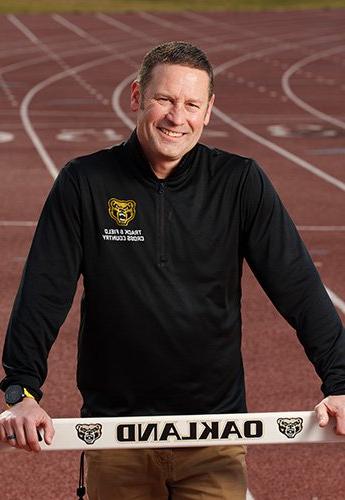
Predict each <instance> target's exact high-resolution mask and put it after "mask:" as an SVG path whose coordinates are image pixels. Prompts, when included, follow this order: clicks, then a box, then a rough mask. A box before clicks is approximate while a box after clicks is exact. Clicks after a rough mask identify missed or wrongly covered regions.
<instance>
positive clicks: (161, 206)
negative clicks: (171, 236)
mask: <svg viewBox="0 0 345 500" xmlns="http://www.w3.org/2000/svg"><path fill="white" fill-rule="evenodd" d="M157 193H158V197H159V198H158V265H159V266H160V267H164V266H165V265H166V263H167V255H166V245H165V182H158V184H157Z"/></svg>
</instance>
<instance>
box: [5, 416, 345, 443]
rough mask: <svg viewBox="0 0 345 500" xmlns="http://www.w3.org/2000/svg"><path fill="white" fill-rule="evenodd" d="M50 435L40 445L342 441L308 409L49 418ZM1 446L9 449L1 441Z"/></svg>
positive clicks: (330, 426)
mask: <svg viewBox="0 0 345 500" xmlns="http://www.w3.org/2000/svg"><path fill="white" fill-rule="evenodd" d="M53 424H54V428H55V436H54V439H53V442H52V444H51V445H49V446H48V445H46V444H45V442H44V440H42V441H41V443H40V445H41V448H42V450H96V449H115V448H116V449H121V448H127V449H128V448H172V447H184V446H212V445H253V444H292V443H296V444H297V443H345V436H338V435H336V434H335V432H334V425H335V420H334V419H333V418H331V419H330V422H329V424H328V425H327V426H326V427H324V428H321V427H319V425H318V422H317V419H316V414H315V412H313V411H286V412H272V413H236V414H216V415H173V416H145V417H111V418H58V419H53ZM1 448H2V451H5V449H6V450H8V449H13V448H12V447H10V446H8V445H7V444H5V443H1Z"/></svg>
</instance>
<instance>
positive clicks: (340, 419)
mask: <svg viewBox="0 0 345 500" xmlns="http://www.w3.org/2000/svg"><path fill="white" fill-rule="evenodd" d="M335 433H336V434H338V435H339V436H344V435H345V415H344V411H342V412H341V413H340V414H338V415H336V428H335Z"/></svg>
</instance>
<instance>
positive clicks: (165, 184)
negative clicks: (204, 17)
mask: <svg viewBox="0 0 345 500" xmlns="http://www.w3.org/2000/svg"><path fill="white" fill-rule="evenodd" d="M213 102H214V93H213V74H212V68H211V66H210V64H209V62H208V60H207V58H206V56H205V54H204V53H203V52H201V51H200V50H199V49H198V48H196V47H194V46H192V45H190V44H188V43H183V42H170V43H166V44H163V45H161V46H158V47H156V48H154V49H153V50H152V51H150V52H149V53H148V54H147V55H146V56H145V59H144V61H143V63H142V66H141V69H140V71H139V76H138V79H137V80H136V81H135V82H134V83H133V84H132V87H131V110H132V111H134V112H136V113H137V127H136V131H134V132H133V134H132V135H131V137H130V139H129V140H128V141H127V142H126V143H124V144H121V145H120V146H115V147H113V148H111V149H109V150H104V151H100V152H97V153H94V154H92V155H89V156H86V157H82V158H79V159H76V160H73V161H72V162H70V163H69V164H68V165H67V166H66V167H65V168H64V169H63V170H62V172H61V173H60V175H59V177H58V179H57V181H56V182H55V184H54V187H53V189H52V191H51V193H50V195H49V197H48V200H47V202H46V205H45V207H44V209H43V212H42V216H41V219H40V222H39V224H38V227H37V231H36V234H35V237H34V240H33V245H32V248H31V250H30V254H29V257H28V261H27V264H26V267H25V270H24V274H23V279H22V282H21V286H20V289H19V292H18V295H17V298H16V302H15V305H14V308H13V312H12V316H11V319H10V324H9V329H8V333H7V337H6V342H5V348H4V368H5V371H6V374H7V376H6V378H5V379H4V380H3V381H2V385H1V387H2V388H3V389H5V390H6V394H7V401H8V402H9V403H12V404H13V406H11V407H10V409H9V410H8V411H7V412H5V413H4V414H3V415H2V416H1V418H0V438H1V440H2V441H7V442H8V444H9V445H11V446H13V447H18V448H25V449H27V450H34V451H38V450H39V444H38V441H37V435H36V429H37V428H38V427H39V428H42V429H43V430H44V433H45V440H46V442H47V443H50V442H51V440H52V438H53V432H54V431H53V428H52V423H51V420H50V417H49V416H48V415H47V414H46V413H45V412H44V410H43V409H42V408H41V407H40V406H39V404H38V402H37V400H39V399H40V397H41V395H42V393H41V390H40V387H41V385H42V384H43V382H44V379H45V377H46V373H47V363H46V361H47V356H48V352H49V349H50V347H51V345H52V343H53V342H54V340H55V338H56V336H57V333H58V330H59V328H60V326H61V324H62V322H63V321H64V318H65V316H66V314H67V312H68V310H69V308H70V305H71V302H72V299H73V296H74V293H75V288H76V283H77V280H78V277H79V275H80V274H82V275H83V279H84V289H85V293H84V297H83V303H82V312H81V326H80V332H79V358H78V373H77V379H78V387H79V389H80V391H81V393H82V396H83V407H82V412H81V413H82V416H85V417H91V416H129V415H164V414H204V413H233V412H244V411H246V404H245V391H244V375H243V367H242V359H241V350H240V340H241V315H240V300H241V286H240V281H241V268H242V262H243V259H244V258H245V259H247V261H248V263H249V265H250V266H251V268H252V270H253V271H254V273H255V275H256V277H257V278H258V280H259V281H260V283H261V285H262V286H263V288H264V289H265V291H266V292H267V294H268V295H269V297H270V298H271V300H272V301H273V303H274V304H275V306H276V307H277V308H278V310H279V311H280V312H281V313H282V315H283V316H284V317H285V318H286V319H287V320H288V321H289V323H290V324H291V325H292V326H293V327H294V328H295V329H296V331H297V333H298V336H299V339H300V341H301V342H302V344H303V346H304V348H305V350H306V353H307V355H308V356H309V358H310V360H311V361H312V362H313V364H314V366H315V368H316V370H317V372H318V374H319V376H320V377H321V379H322V381H323V385H322V388H323V391H324V393H325V396H326V398H325V399H324V400H323V401H322V402H321V403H320V404H319V405H317V407H316V412H317V415H318V419H319V422H320V425H321V426H324V425H326V424H327V422H328V418H329V417H328V416H329V415H334V416H335V417H336V420H337V432H338V433H341V434H345V396H344V394H345V335H344V332H343V330H342V326H341V323H340V320H339V317H338V315H337V313H336V311H335V309H334V307H333V305H332V303H331V302H330V300H329V297H328V295H327V293H326V292H325V290H324V288H323V286H322V284H321V281H320V278H319V276H318V274H317V271H316V270H315V268H314V266H313V263H312V261H311V259H310V257H309V255H308V253H307V251H306V250H305V247H304V245H303V243H302V242H301V240H300V238H299V236H298V234H297V231H296V229H295V227H294V225H293V223H292V221H291V220H290V218H289V216H288V214H287V213H286V211H285V209H284V207H283V206H282V204H281V202H280V200H279V198H278V196H277V194H276V192H275V191H274V189H273V187H272V186H271V184H270V182H269V181H268V179H267V178H266V176H265V174H264V173H263V172H262V170H261V169H260V168H259V167H258V166H257V164H256V163H255V162H254V161H252V160H250V159H247V158H242V157H239V156H236V155H233V154H230V153H226V152H224V151H220V150H217V149H209V148H207V147H206V146H203V145H201V144H199V143H198V141H199V138H200V136H201V133H202V131H203V127H204V126H205V125H207V124H208V122H209V119H210V114H211V109H212V105H213ZM14 384H17V385H19V386H20V391H19V392H20V394H19V396H18V395H17V397H16V396H15V395H14V396H13V393H14V394H16V390H15V389H13V385H14ZM24 388H25V391H26V392H25V393H24V392H23V391H24ZM88 476H89V480H88V481H89V485H88V486H89V496H90V498H91V499H92V500H93V499H101V500H109V499H117V498H124V499H131V498H140V499H163V498H165V499H167V498H168V495H170V498H172V499H174V500H182V499H185V500H186V499H187V498H188V499H202V498H205V499H206V498H218V499H225V500H227V499H230V498H231V499H237V498H239V499H240V498H244V496H245V490H246V481H245V468H244V450H243V448H242V447H238V446H229V447H203V448H192V449H190V448H180V449H171V450H156V451H153V450H121V451H113V450H110V451H99V452H96V451H93V452H89V454H88Z"/></svg>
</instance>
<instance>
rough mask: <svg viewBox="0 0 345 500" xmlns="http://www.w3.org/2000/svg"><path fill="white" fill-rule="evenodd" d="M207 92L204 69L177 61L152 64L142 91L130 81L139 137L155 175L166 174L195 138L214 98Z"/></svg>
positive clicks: (200, 132)
mask: <svg viewBox="0 0 345 500" xmlns="http://www.w3.org/2000/svg"><path fill="white" fill-rule="evenodd" d="M208 94H209V77H208V74H207V73H206V71H203V70H200V69H195V68H190V67H187V66H181V65H177V64H158V65H157V66H155V67H154V69H153V70H152V77H151V80H150V81H149V83H148V85H147V87H146V88H145V91H144V92H142V89H141V88H140V84H139V83H138V82H133V84H132V88H131V110H132V111H135V112H137V135H138V139H139V142H140V144H141V147H142V148H143V150H144V153H145V155H146V157H147V159H148V160H149V162H150V164H151V166H152V168H153V170H154V171H155V172H156V174H157V175H158V176H162V175H163V176H164V172H165V173H166V175H168V173H169V171H171V169H172V168H173V167H174V166H176V165H177V163H178V162H179V161H180V160H181V158H182V156H183V155H185V154H186V153H187V152H188V151H190V150H191V149H192V148H193V147H194V145H195V144H196V143H197V142H198V140H199V138H200V136H201V134H202V131H203V128H204V126H205V125H207V124H208V122H209V119H210V115H211V108H212V105H213V101H214V96H212V97H211V99H209V95H208Z"/></svg>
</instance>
